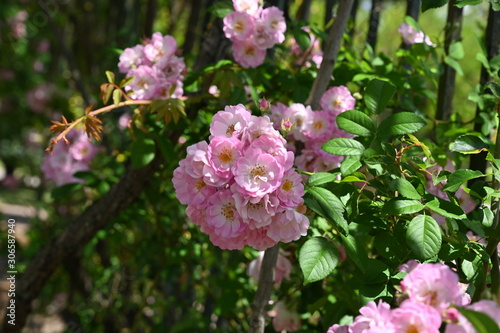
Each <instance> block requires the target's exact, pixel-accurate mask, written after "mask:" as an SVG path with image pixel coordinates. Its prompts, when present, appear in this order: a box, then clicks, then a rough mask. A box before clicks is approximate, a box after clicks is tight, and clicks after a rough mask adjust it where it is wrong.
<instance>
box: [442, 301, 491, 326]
mask: <svg viewBox="0 0 500 333" xmlns="http://www.w3.org/2000/svg"><path fill="white" fill-rule="evenodd" d="M467 309H469V310H473V311H477V312H482V313H484V314H486V315H487V316H489V317H490V318H491V319H492V320H493V321H494V322H496V323H497V324H498V323H500V306H499V305H498V304H497V303H495V302H494V301H489V300H481V301H478V302H476V303H474V304H471V305H469V306H468V307H467ZM457 312H458V311H457ZM476 332H477V331H476V329H475V328H474V326H472V324H471V323H470V322H469V321H468V320H467V319H466V318H465V317H464V316H462V315H461V314H458V322H457V323H449V324H448V325H446V330H445V333H476Z"/></svg>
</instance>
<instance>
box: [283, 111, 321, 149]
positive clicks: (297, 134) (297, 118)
mask: <svg viewBox="0 0 500 333" xmlns="http://www.w3.org/2000/svg"><path fill="white" fill-rule="evenodd" d="M313 116H314V114H313V111H312V110H311V107H310V106H307V107H306V106H304V104H300V103H295V104H292V105H290V106H289V107H288V108H287V109H286V110H285V112H284V113H283V119H286V120H288V121H291V122H292V123H293V127H292V130H291V131H290V133H291V134H292V135H293V137H294V138H295V140H301V141H306V140H307V139H306V137H305V135H304V132H305V131H306V130H307V129H308V128H309V126H310V124H311V122H312V120H313Z"/></svg>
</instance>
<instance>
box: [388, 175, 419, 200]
mask: <svg viewBox="0 0 500 333" xmlns="http://www.w3.org/2000/svg"><path fill="white" fill-rule="evenodd" d="M389 188H390V189H391V190H393V191H398V192H399V194H401V195H402V196H403V197H405V198H408V199H414V200H420V199H422V197H421V196H420V194H418V192H417V190H416V189H415V187H413V185H412V184H411V183H410V182H409V181H408V180H406V179H404V178H396V179H394V180H393V181H392V182H391V183H390V184H389Z"/></svg>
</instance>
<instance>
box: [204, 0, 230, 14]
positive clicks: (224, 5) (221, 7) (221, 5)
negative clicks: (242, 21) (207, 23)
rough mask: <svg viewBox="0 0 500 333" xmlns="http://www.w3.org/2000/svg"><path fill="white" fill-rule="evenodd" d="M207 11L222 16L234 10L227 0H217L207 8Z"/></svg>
mask: <svg viewBox="0 0 500 333" xmlns="http://www.w3.org/2000/svg"><path fill="white" fill-rule="evenodd" d="M208 11H210V12H211V13H212V14H214V15H215V16H217V17H218V18H224V17H226V16H227V15H229V13H231V12H234V7H233V4H232V2H231V1H229V0H219V1H216V2H214V4H213V5H212V6H210V8H208Z"/></svg>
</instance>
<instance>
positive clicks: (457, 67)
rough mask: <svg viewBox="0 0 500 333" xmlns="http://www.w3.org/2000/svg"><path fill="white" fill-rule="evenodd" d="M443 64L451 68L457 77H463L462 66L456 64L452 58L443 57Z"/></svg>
mask: <svg viewBox="0 0 500 333" xmlns="http://www.w3.org/2000/svg"><path fill="white" fill-rule="evenodd" d="M444 62H445V63H446V64H447V65H448V66H450V67H451V68H453V69H454V70H455V71H456V72H457V74H458V75H460V76H463V75H464V71H463V70H462V66H460V64H459V63H458V61H456V60H455V59H454V58H452V57H450V56H446V57H444Z"/></svg>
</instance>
